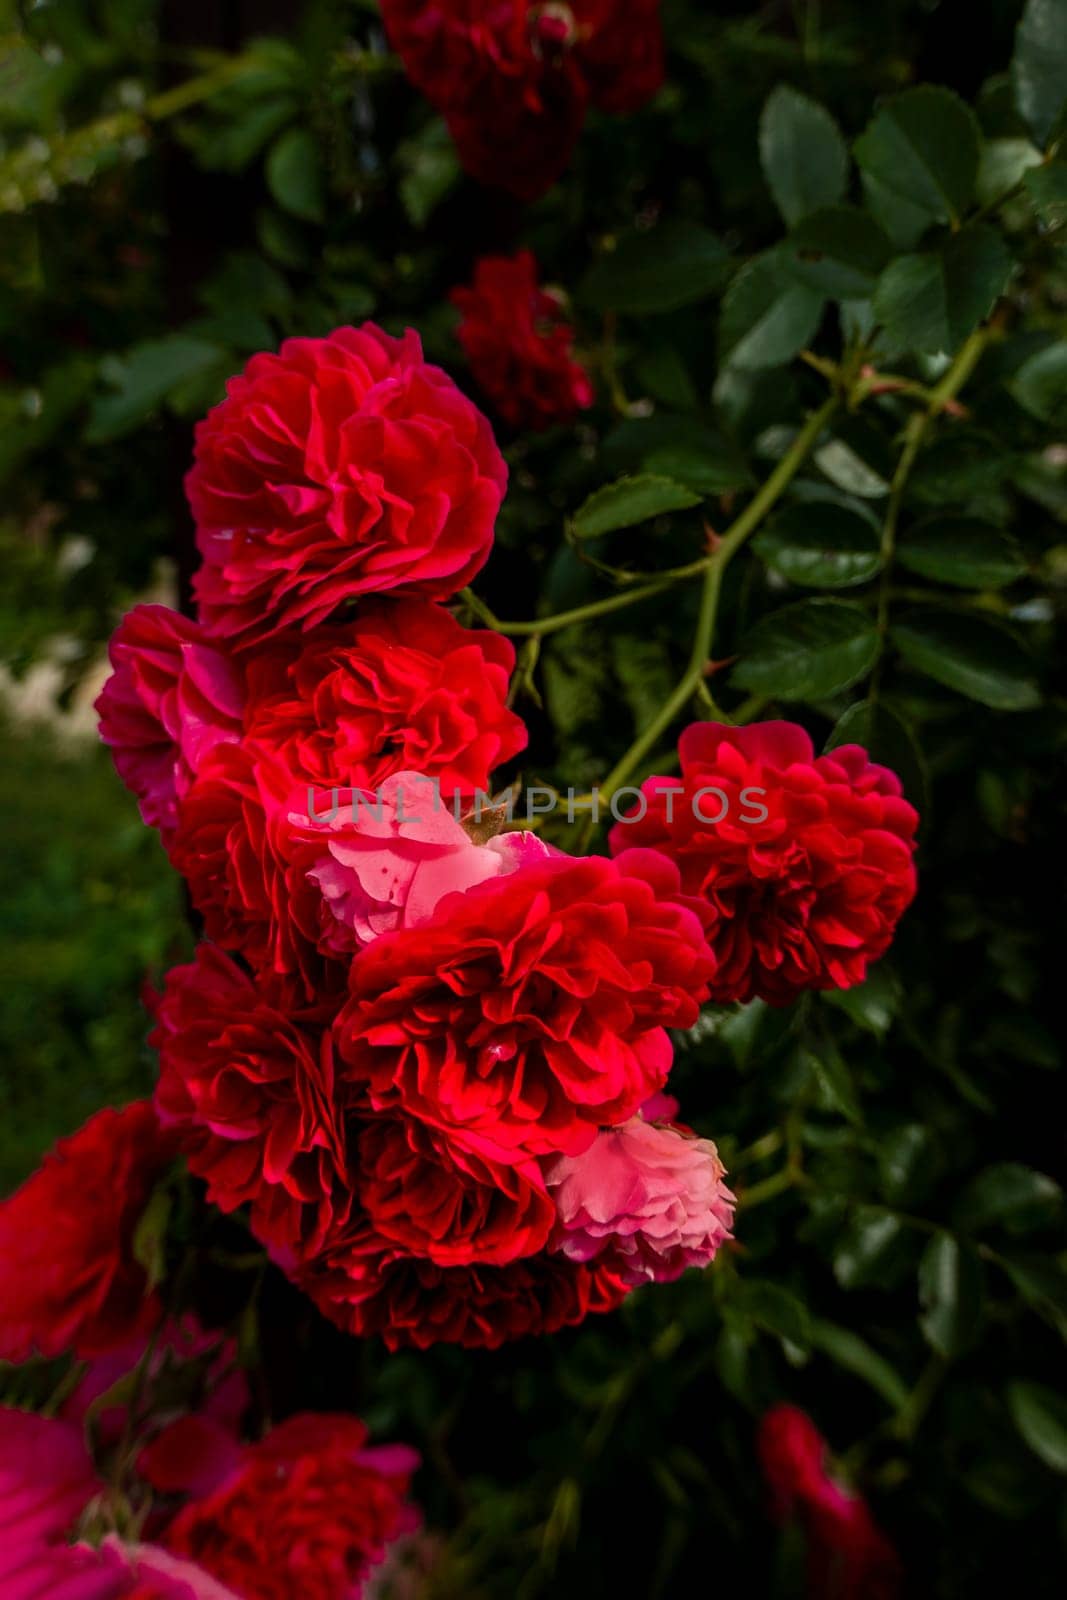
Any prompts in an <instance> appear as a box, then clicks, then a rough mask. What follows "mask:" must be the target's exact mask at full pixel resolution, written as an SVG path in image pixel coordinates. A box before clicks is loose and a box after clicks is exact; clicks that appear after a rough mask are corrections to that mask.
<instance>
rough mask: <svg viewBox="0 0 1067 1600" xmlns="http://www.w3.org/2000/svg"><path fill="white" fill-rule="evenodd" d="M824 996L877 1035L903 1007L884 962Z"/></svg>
mask: <svg viewBox="0 0 1067 1600" xmlns="http://www.w3.org/2000/svg"><path fill="white" fill-rule="evenodd" d="M861 709H863V708H861ZM838 726H840V724H838ZM822 998H823V1000H824V1001H825V1002H826V1004H827V1005H831V1006H833V1007H834V1008H835V1009H836V1010H838V1011H843V1012H844V1013H845V1015H846V1016H847V1017H850V1018H851V1019H852V1021H853V1022H855V1023H856V1024H857V1026H858V1027H861V1028H865V1029H866V1031H867V1032H868V1033H873V1034H874V1036H875V1038H877V1039H884V1038H885V1036H886V1034H887V1033H888V1032H889V1030H890V1028H891V1027H892V1026H893V1018H894V1017H895V1016H896V1014H897V1011H898V1009H899V1007H900V985H899V984H898V983H897V981H896V979H895V978H894V977H893V974H892V973H891V972H890V971H889V968H888V967H886V966H884V965H883V966H878V967H874V968H873V969H872V971H871V973H870V975H869V977H868V978H867V979H866V981H865V982H864V983H858V984H856V986H855V988H853V989H827V990H826V991H825V993H824V994H823V996H822Z"/></svg>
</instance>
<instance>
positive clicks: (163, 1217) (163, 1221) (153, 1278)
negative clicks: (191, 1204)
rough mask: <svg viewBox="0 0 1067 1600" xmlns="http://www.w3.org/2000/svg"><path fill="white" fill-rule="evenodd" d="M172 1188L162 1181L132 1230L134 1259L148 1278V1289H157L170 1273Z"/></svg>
mask: <svg viewBox="0 0 1067 1600" xmlns="http://www.w3.org/2000/svg"><path fill="white" fill-rule="evenodd" d="M173 1203H174V1200H173V1194H172V1192H171V1190H170V1188H169V1187H168V1186H167V1185H166V1184H165V1183H161V1184H158V1185H157V1186H156V1188H155V1189H154V1190H153V1192H152V1197H151V1199H150V1200H149V1202H148V1204H147V1205H146V1206H145V1208H144V1210H143V1211H142V1212H141V1216H140V1218H139V1220H138V1223H137V1226H136V1228H135V1229H134V1232H133V1258H134V1260H135V1261H138V1262H140V1264H141V1266H142V1267H143V1268H144V1270H145V1274H146V1276H147V1279H148V1289H149V1290H152V1289H155V1288H157V1287H158V1286H159V1284H161V1283H162V1282H163V1279H164V1278H165V1277H166V1273H167V1224H168V1222H169V1221H170V1214H171V1209H172V1207H173Z"/></svg>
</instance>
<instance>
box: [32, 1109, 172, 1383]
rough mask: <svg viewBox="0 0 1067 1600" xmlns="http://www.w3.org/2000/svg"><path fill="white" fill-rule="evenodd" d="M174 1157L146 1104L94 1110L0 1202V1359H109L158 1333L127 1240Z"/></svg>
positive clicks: (155, 1312)
mask: <svg viewBox="0 0 1067 1600" xmlns="http://www.w3.org/2000/svg"><path fill="white" fill-rule="evenodd" d="M175 1149H176V1141H175V1139H174V1136H173V1135H172V1134H170V1133H168V1132H166V1131H165V1130H161V1129H160V1126H159V1124H158V1122H157V1120H156V1114H155V1111H154V1110H153V1108H152V1104H151V1102H150V1101H148V1100H137V1101H135V1102H134V1103H133V1105H129V1106H126V1108H125V1109H124V1110H122V1111H111V1110H106V1111H98V1112H97V1114H96V1115H95V1116H94V1117H90V1119H89V1121H88V1122H87V1123H86V1124H85V1126H84V1127H83V1128H80V1129H79V1130H78V1132H77V1133H72V1134H71V1135H70V1137H69V1138H67V1139H61V1140H60V1141H59V1143H58V1144H57V1145H56V1147H55V1149H54V1150H53V1151H52V1152H51V1153H50V1154H49V1155H47V1156H46V1157H45V1159H44V1161H43V1162H42V1163H41V1165H40V1167H39V1168H38V1169H37V1171H36V1172H35V1173H34V1174H33V1175H32V1176H31V1177H30V1178H28V1179H27V1180H26V1182H25V1183H24V1184H23V1185H22V1188H21V1189H19V1190H17V1191H16V1193H15V1194H13V1195H12V1196H11V1198H10V1199H8V1200H5V1201H3V1202H2V1203H0V1360H4V1361H15V1362H18V1361H26V1360H27V1359H28V1358H29V1357H30V1356H31V1355H33V1354H34V1353H35V1352H36V1353H37V1354H39V1355H42V1356H47V1357H53V1356H58V1355H63V1354H65V1353H66V1352H67V1351H71V1350H72V1351H74V1353H75V1354H76V1355H77V1356H79V1357H81V1358H87V1357H91V1356H100V1355H106V1354H107V1353H108V1351H110V1350H115V1349H118V1348H119V1347H120V1346H122V1345H124V1344H126V1343H127V1341H129V1340H130V1339H133V1338H136V1337H137V1336H138V1335H143V1334H145V1333H147V1332H148V1330H149V1329H151V1328H152V1327H154V1326H155V1325H156V1323H157V1322H158V1321H159V1317H160V1313H161V1308H160V1303H159V1299H158V1297H157V1296H156V1295H155V1294H151V1293H149V1291H148V1282H147V1278H146V1276H145V1271H144V1268H143V1267H142V1266H141V1265H140V1263H139V1262H138V1261H137V1260H136V1259H135V1257H134V1253H133V1241H134V1232H135V1230H136V1227H137V1224H138V1222H139V1221H140V1219H141V1215H142V1213H143V1211H144V1209H145V1206H146V1205H147V1203H148V1200H149V1197H150V1195H151V1193H152V1190H153V1188H154V1187H155V1185H156V1182H157V1181H158V1180H159V1179H160V1178H161V1177H162V1175H163V1173H164V1172H165V1171H166V1169H167V1167H168V1166H169V1164H170V1162H171V1161H172V1160H173V1159H174V1155H175Z"/></svg>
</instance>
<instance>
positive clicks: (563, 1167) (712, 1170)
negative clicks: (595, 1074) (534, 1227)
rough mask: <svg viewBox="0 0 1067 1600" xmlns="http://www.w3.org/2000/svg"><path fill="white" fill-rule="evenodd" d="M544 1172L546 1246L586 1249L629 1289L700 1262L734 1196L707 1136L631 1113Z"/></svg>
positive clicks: (715, 1242)
mask: <svg viewBox="0 0 1067 1600" xmlns="http://www.w3.org/2000/svg"><path fill="white" fill-rule="evenodd" d="M544 1171H545V1182H546V1183H547V1185H548V1188H549V1190H550V1191H551V1192H553V1198H554V1199H555V1202H556V1212H557V1221H556V1235H555V1239H554V1247H555V1248H556V1249H557V1250H560V1251H562V1253H563V1254H564V1255H565V1256H568V1257H569V1258H570V1260H572V1261H592V1260H593V1259H594V1258H595V1259H596V1260H597V1262H598V1263H599V1264H600V1265H602V1266H606V1267H608V1268H609V1269H610V1270H611V1271H612V1272H614V1273H615V1274H616V1276H617V1277H619V1278H620V1279H621V1280H622V1282H623V1283H626V1284H628V1285H630V1286H631V1287H633V1288H636V1287H637V1286H638V1285H640V1284H642V1283H648V1282H655V1283H667V1282H670V1281H671V1280H672V1279H674V1278H677V1277H679V1276H680V1275H681V1274H682V1273H683V1272H684V1271H685V1269H686V1267H706V1266H707V1264H708V1262H709V1261H711V1259H712V1257H713V1256H714V1255H715V1252H716V1251H717V1250H718V1248H719V1246H720V1245H721V1244H722V1243H723V1242H724V1240H726V1239H728V1238H729V1237H730V1228H731V1224H732V1222H733V1206H734V1197H733V1195H732V1194H731V1193H730V1191H729V1189H727V1188H726V1186H725V1184H724V1183H723V1181H722V1180H723V1175H724V1173H723V1165H722V1162H721V1161H720V1160H719V1156H718V1152H717V1150H716V1149H715V1146H714V1145H713V1144H712V1143H711V1141H710V1139H698V1138H696V1137H695V1135H692V1134H686V1133H681V1132H679V1131H678V1130H677V1129H675V1128H663V1127H655V1126H653V1125H651V1124H650V1123H647V1122H645V1121H644V1119H643V1118H641V1117H634V1118H633V1119H632V1120H631V1121H629V1122H626V1123H623V1125H622V1126H621V1127H619V1128H606V1129H603V1130H602V1131H601V1132H600V1134H599V1135H598V1136H597V1139H596V1142H595V1143H594V1144H593V1145H591V1146H590V1148H589V1149H588V1150H586V1151H585V1152H584V1153H583V1154H582V1155H579V1156H557V1157H554V1158H553V1159H552V1160H550V1161H549V1162H548V1163H546V1166H545V1169H544Z"/></svg>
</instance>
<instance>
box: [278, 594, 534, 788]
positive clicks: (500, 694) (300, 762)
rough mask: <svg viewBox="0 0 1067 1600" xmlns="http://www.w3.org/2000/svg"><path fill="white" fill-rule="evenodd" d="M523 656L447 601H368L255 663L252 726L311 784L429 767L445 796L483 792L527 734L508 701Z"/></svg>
mask: <svg viewBox="0 0 1067 1600" xmlns="http://www.w3.org/2000/svg"><path fill="white" fill-rule="evenodd" d="M514 665H515V651H514V649H513V647H512V645H511V644H510V643H509V641H508V640H507V639H505V638H504V637H503V636H502V635H501V634H499V633H491V632H488V631H485V630H481V629H476V630H473V631H472V630H471V629H469V628H463V627H461V626H460V624H459V623H458V622H457V621H456V620H455V618H454V617H452V616H451V615H450V614H449V613H448V612H447V611H445V610H443V609H442V608H441V607H440V606H435V605H430V604H429V603H428V602H427V601H424V600H403V601H394V602H392V603H390V604H384V605H383V604H379V605H375V606H367V607H365V608H361V610H360V613H359V616H358V618H357V619H356V620H355V621H354V622H352V623H349V624H347V625H346V626H344V627H333V628H320V629H317V630H316V631H315V632H314V633H313V634H311V635H310V636H309V637H308V639H307V640H306V641H296V642H295V648H293V647H292V642H291V641H284V642H283V641H278V643H277V644H276V645H275V646H272V647H271V648H270V649H268V650H266V651H264V652H262V653H261V654H260V655H259V656H258V657H257V658H256V659H254V660H253V661H252V662H251V663H250V665H249V671H248V695H249V708H248V715H247V727H248V734H249V737H250V738H253V739H256V740H258V741H259V743H260V744H261V745H262V746H263V747H264V748H268V749H274V750H277V751H278V752H279V753H280V754H281V755H282V756H283V757H284V760H285V762H286V764H287V766H288V767H289V769H290V771H291V772H293V773H295V774H297V775H298V776H299V778H300V781H301V782H302V783H303V784H304V785H305V786H306V785H307V784H310V783H315V784H344V785H348V784H351V785H355V786H356V787H359V788H368V789H375V788H377V787H378V785H379V784H381V783H383V782H384V781H385V779H386V778H390V777H393V776H395V774H396V773H398V772H421V773H425V774H426V776H427V777H431V778H437V779H438V780H439V782H440V785H441V792H442V794H444V795H448V796H450V795H452V794H454V793H457V792H458V793H461V794H473V793H474V792H475V790H478V789H485V788H486V786H487V785H488V783H489V777H490V774H491V772H492V771H493V769H494V768H495V767H497V766H500V765H501V764H502V763H503V762H505V761H510V760H511V758H512V756H515V755H518V753H519V751H520V750H522V749H523V748H524V747H525V744H526V729H525V727H524V726H523V723H522V720H521V718H519V717H517V716H516V715H515V713H514V712H513V711H510V710H509V709H508V706H507V696H508V686H509V683H510V679H511V673H512V669H513V667H514Z"/></svg>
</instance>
